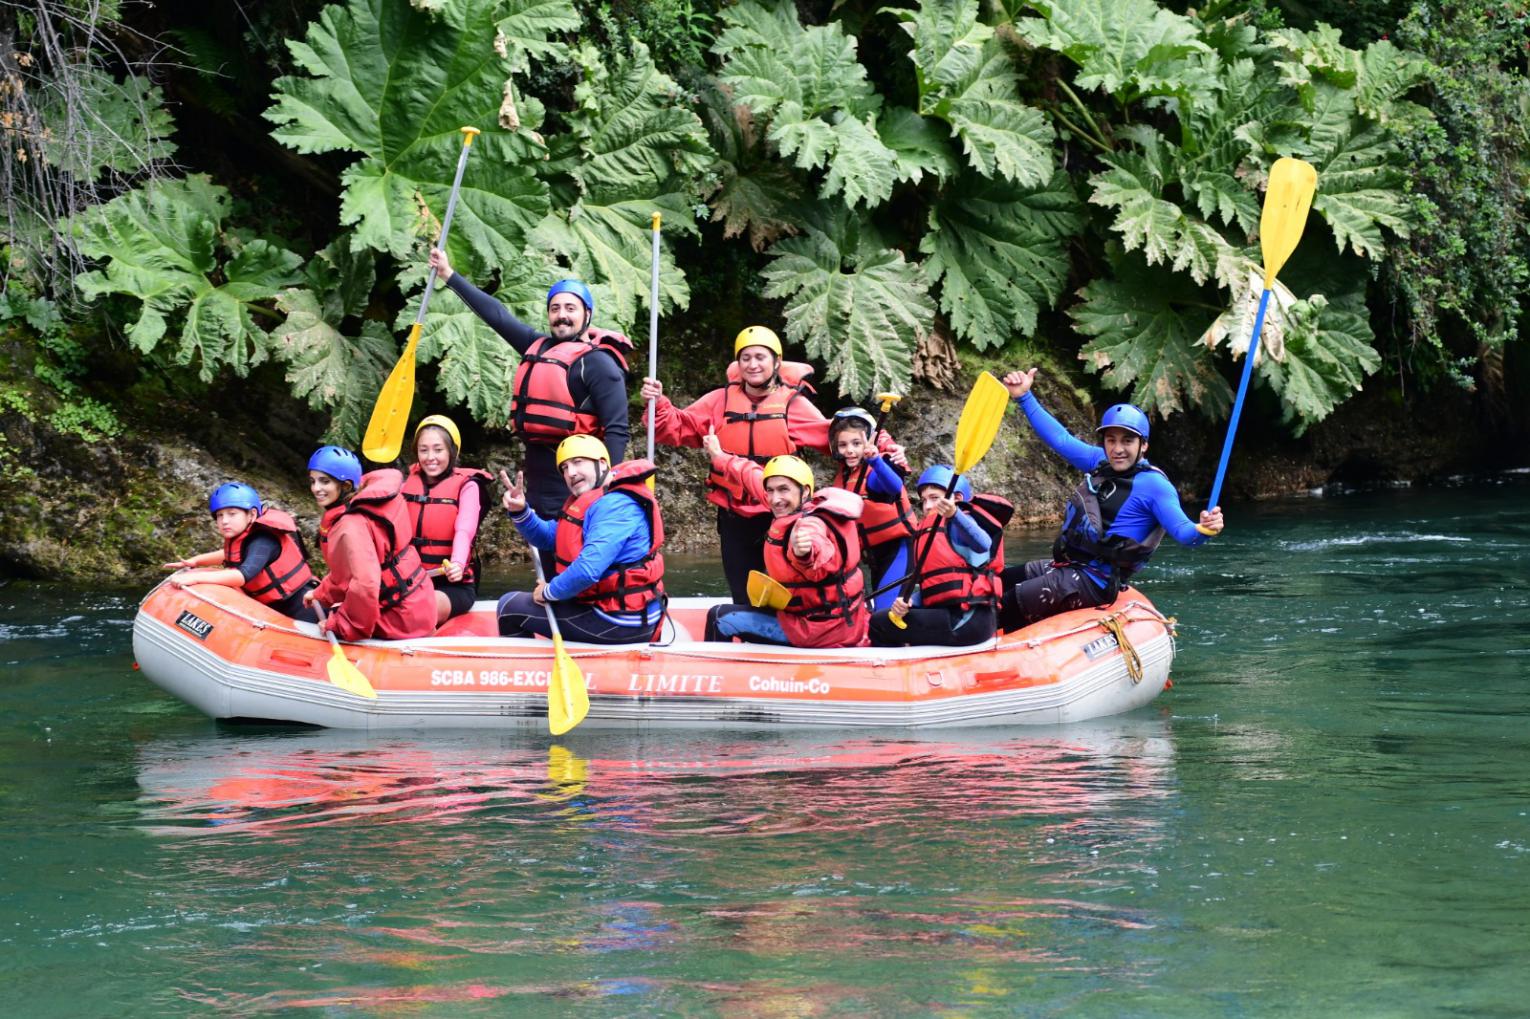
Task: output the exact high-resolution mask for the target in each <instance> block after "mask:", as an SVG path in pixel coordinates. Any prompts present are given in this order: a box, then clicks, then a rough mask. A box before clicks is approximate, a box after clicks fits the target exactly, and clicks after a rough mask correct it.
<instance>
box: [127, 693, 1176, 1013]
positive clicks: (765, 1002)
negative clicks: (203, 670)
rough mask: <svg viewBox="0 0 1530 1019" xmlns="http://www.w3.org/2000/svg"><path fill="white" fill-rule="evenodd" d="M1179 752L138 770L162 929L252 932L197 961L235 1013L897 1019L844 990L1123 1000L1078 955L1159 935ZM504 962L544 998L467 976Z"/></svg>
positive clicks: (801, 743) (569, 751)
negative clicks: (1029, 992) (1031, 983)
mask: <svg viewBox="0 0 1530 1019" xmlns="http://www.w3.org/2000/svg"><path fill="white" fill-rule="evenodd" d="M1171 735H1172V734H1171V730H1170V727H1169V723H1168V722H1167V721H1166V720H1163V719H1154V718H1146V719H1128V720H1119V719H1118V720H1113V721H1110V722H1108V723H1099V724H1096V725H1092V726H1075V727H1069V728H1066V729H1058V730H1055V731H1041V732H1036V731H1031V730H1027V731H1024V732H1023V733H1021V734H1018V735H1017V734H1016V731H1015V730H1008V731H992V730H989V731H978V732H964V733H961V734H953V735H951V736H941V737H937V738H922V739H916V738H910V737H909V736H907V735H906V734H889V735H871V736H866V735H857V736H855V737H847V736H843V735H839V736H834V735H785V734H773V733H772V734H762V735H758V736H732V737H730V736H726V735H723V734H715V733H708V734H696V735H690V734H684V733H663V734H655V735H652V736H647V737H631V736H621V735H616V734H591V735H590V736H589V737H587V738H581V739H580V740H578V741H577V742H569V743H567V744H564V745H556V744H554V745H548V744H533V745H528V744H527V743H525V742H524V741H522V740H518V739H517V740H511V739H507V738H503V737H499V736H494V735H471V734H469V735H461V736H445V737H443V736H440V735H432V736H431V737H430V738H428V739H426V738H418V739H415V738H401V737H397V736H389V737H386V738H368V737H366V736H364V735H360V734H345V733H335V732H305V733H294V734H284V735H280V736H251V735H248V734H229V733H220V734H214V735H209V736H207V737H196V738H165V739H158V740H152V741H150V742H147V743H145V744H144V745H142V746H141V748H140V750H139V753H138V762H137V763H138V768H137V772H138V783H139V786H140V788H141V790H142V794H141V796H140V799H139V803H138V810H137V815H136V817H135V818H133V820H132V822H131V826H132V827H134V828H136V829H138V830H140V831H141V832H143V833H144V834H145V835H147V836H149V837H150V838H151V839H153V840H154V841H155V844H156V846H157V847H158V849H159V852H160V855H161V858H162V861H163V864H164V866H165V868H166V870H167V871H173V872H174V875H175V880H174V881H173V882H167V883H165V884H163V885H161V886H160V887H161V894H160V899H161V902H160V907H161V909H162V911H163V912H164V913H165V914H167V915H184V914H185V912H186V911H188V910H192V909H195V910H197V911H198V913H199V915H200V916H201V917H202V919H201V920H200V921H198V923H197V924H196V925H197V926H199V927H200V926H203V925H206V924H209V923H210V924H214V925H216V924H219V923H227V922H230V920H231V919H233V918H237V923H238V924H239V925H240V929H241V931H242V933H243V937H241V938H240V939H239V942H238V945H237V951H235V950H233V947H232V946H224V945H222V944H220V943H219V940H218V939H212V940H211V941H210V942H209V941H208V940H207V939H205V938H203V939H202V941H203V943H202V946H201V949H200V952H201V954H203V955H204V956H205V959H204V962H205V968H206V969H207V970H208V971H209V972H221V973H222V974H223V979H227V976H228V972H229V970H230V968H233V969H235V970H238V969H243V968H247V967H250V966H253V965H256V964H257V962H258V964H259V972H260V973H262V974H265V976H263V977H262V978H261V979H259V980H257V981H256V983H257V984H260V983H264V984H265V986H263V987H262V989H261V990H260V991H259V992H258V993H252V994H251V995H249V996H248V997H243V998H241V999H239V1001H238V1002H237V1004H236V1007H238V1008H239V1009H241V1010H265V1009H283V1008H291V1007H302V1006H313V1005H321V1006H322V1005H343V1004H349V1005H353V1006H359V1007H363V1008H367V1009H381V1010H392V1009H394V1008H402V1007H405V1006H406V1005H407V1004H412V1005H413V1006H416V1007H420V1006H424V1007H431V1006H434V1007H440V1006H441V1005H442V1004H444V1003H447V1002H455V1003H459V1004H465V1003H468V1002H471V1001H476V1000H483V999H499V998H506V997H509V998H513V999H515V1000H516V1005H515V1006H514V1007H516V1008H517V1010H520V1009H521V1008H523V1006H524V1004H525V1001H524V1000H523V999H525V998H527V997H530V998H533V999H542V1000H544V1001H545V1000H546V999H545V996H547V995H552V996H554V997H556V998H560V999H567V998H577V999H591V1000H593V1001H596V1002H608V1003H609V1005H608V1006H600V1007H598V1008H596V1011H598V1012H602V1013H603V1014H606V1012H605V1010H606V1009H607V1008H609V1009H610V1011H609V1013H608V1014H621V1013H622V1011H623V1010H624V1009H627V1008H629V1007H631V1002H630V1000H629V999H633V998H636V999H640V1000H641V1001H642V1003H643V1004H642V1005H641V1007H642V1008H643V1009H645V1010H660V1011H664V1010H669V1009H674V1010H679V1011H687V1010H692V1009H694V1008H695V1007H698V1006H702V1007H706V1008H723V1009H725V1010H726V1011H727V1012H729V1013H730V1014H740V1015H814V1014H821V1013H826V1012H843V1011H845V1010H847V1009H848V1010H851V1011H865V1010H869V1011H871V1012H880V1011H887V1010H893V1011H900V1010H907V1009H908V1008H910V1007H914V1004H915V1003H914V1001H913V999H910V998H909V997H908V995H909V994H910V993H911V991H914V990H917V987H918V985H917V982H912V983H911V982H908V981H896V980H888V981H884V980H880V979H877V980H871V981H867V980H863V979H854V980H850V981H848V982H847V981H846V979H845V974H846V972H847V971H853V970H854V969H855V968H856V967H857V966H860V965H863V964H866V963H868V962H870V963H871V964H872V965H873V966H874V968H876V969H878V970H881V971H883V972H884V973H889V974H890V972H891V971H889V970H888V969H887V967H888V966H892V967H894V968H901V967H902V966H904V965H916V964H917V963H918V960H919V959H920V958H921V957H923V956H924V955H925V954H926V953H931V952H935V953H939V954H941V955H947V954H950V953H953V952H954V953H959V954H960V958H961V960H962V962H963V967H964V968H963V970H962V972H963V974H965V975H964V976H962V977H961V980H960V981H959V983H961V984H963V985H964V986H965V988H966V989H965V990H962V991H961V992H960V994H958V995H957V998H959V999H961V1000H968V999H970V1000H971V1001H978V1002H980V1001H983V1000H986V999H988V998H991V997H993V996H998V997H1002V996H1003V994H1004V993H1007V992H1005V991H1003V990H1002V988H1004V987H1007V986H1010V983H1011V982H1013V981H1016V980H1029V979H1035V978H1036V974H1037V973H1045V974H1055V975H1061V974H1065V973H1077V972H1087V973H1092V974H1094V975H1096V976H1098V977H1099V978H1100V979H1102V980H1104V979H1107V978H1108V979H1111V980H1119V979H1122V978H1123V977H1124V976H1125V975H1126V973H1127V971H1128V970H1129V969H1130V967H1128V966H1127V965H1125V964H1123V963H1120V962H1116V961H1110V960H1106V959H1104V958H1103V957H1101V956H1100V954H1099V953H1098V952H1086V951H1085V942H1087V941H1088V940H1089V939H1097V938H1099V937H1100V936H1102V934H1103V935H1105V936H1109V937H1130V936H1132V932H1136V931H1142V930H1146V929H1151V928H1152V927H1154V926H1156V925H1157V924H1158V923H1160V922H1161V920H1160V918H1159V917H1157V916H1155V915H1153V914H1151V913H1150V912H1149V911H1147V910H1145V909H1139V908H1132V907H1131V906H1123V905H1121V904H1120V903H1119V902H1118V901H1116V898H1114V897H1112V896H1111V895H1110V894H1109V893H1110V892H1111V891H1112V890H1117V889H1120V888H1122V887H1124V886H1126V885H1136V884H1141V883H1142V882H1144V881H1147V880H1151V876H1152V868H1153V864H1152V860H1153V858H1154V856H1155V854H1159V853H1161V851H1162V849H1163V846H1162V843H1163V841H1164V840H1165V839H1166V838H1167V837H1168V835H1167V833H1166V830H1165V826H1166V824H1168V823H1169V818H1170V817H1171V815H1172V810H1171V809H1170V807H1169V805H1168V801H1169V800H1171V799H1172V798H1173V796H1174V795H1175V787H1176V778H1175V774H1174V752H1173V740H1172V738H1171ZM984 888H991V889H992V891H991V892H981V891H975V889H984ZM215 917H216V918H217V919H214V918H215ZM485 957H488V958H496V959H499V960H502V965H503V966H505V967H508V969H507V970H506V972H513V973H516V974H517V975H518V976H520V977H522V978H524V979H507V980H505V981H502V982H484V981H482V980H481V979H473V975H474V974H478V975H479V976H480V977H481V975H482V973H483V972H484V970H483V960H484V958H485ZM1089 957H1093V961H1086V958H1089ZM528 960H535V961H534V962H530V961H528ZM593 960H603V961H601V962H594V961H593ZM681 960H684V961H683V962H682V961H681ZM592 965H593V966H594V967H595V972H597V973H598V979H596V978H592V976H591V973H592V970H591V966H592ZM1017 966H1019V967H1022V968H1023V969H1022V970H1020V971H1017V970H1016V967H1017ZM305 967H307V968H305ZM698 967H699V968H700V969H701V972H698ZM847 968H848V969H847ZM424 971H428V972H429V974H430V975H429V976H428V977H426V976H424V975H423V972H424ZM494 971H495V972H500V970H499V969H498V968H496V969H495V970H494ZM1027 971H1028V972H1029V973H1030V976H1025V975H1024V973H1025V972H1027ZM274 973H279V974H283V975H284V976H283V978H280V979H278V978H274V977H271V976H270V974H274ZM458 977H461V979H460V980H459V979H458ZM211 990H212V988H211V987H209V986H201V985H200V984H199V983H198V981H197V979H196V978H195V976H194V975H193V976H192V977H189V978H188V979H187V981H185V982H184V984H183V985H182V986H181V987H180V988H179V992H178V993H179V994H181V995H183V996H184V998H183V1000H191V1001H202V1000H205V999H204V997H203V996H204V995H206V994H208V993H210V991H211ZM947 991H951V988H950V987H947ZM951 993H955V992H954V991H952V992H951ZM955 1000H956V999H953V1001H955ZM622 1001H627V1002H628V1004H619V1002H622ZM702 1003H705V1005H704V1006H703V1005H702ZM544 1007H545V1005H544ZM921 1007H922V1006H921ZM554 1011H555V1010H554Z"/></svg>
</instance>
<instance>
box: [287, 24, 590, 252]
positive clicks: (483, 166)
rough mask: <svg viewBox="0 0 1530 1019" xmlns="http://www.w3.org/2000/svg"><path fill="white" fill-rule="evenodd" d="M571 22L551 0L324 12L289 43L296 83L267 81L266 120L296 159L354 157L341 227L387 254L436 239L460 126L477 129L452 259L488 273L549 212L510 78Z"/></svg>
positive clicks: (529, 130)
mask: <svg viewBox="0 0 1530 1019" xmlns="http://www.w3.org/2000/svg"><path fill="white" fill-rule="evenodd" d="M578 23H579V22H578V18H577V17H576V16H575V15H574V12H573V8H572V6H571V5H570V4H568V3H559V2H555V0H503V2H493V0H468V2H464V3H461V4H451V5H448V6H446V7H445V8H443V9H442V10H441V11H440V12H438V13H434V12H425V11H420V10H417V9H415V8H413V7H411V6H408V5H405V4H402V3H397V2H394V0H350V2H348V3H347V4H345V5H344V6H331V7H326V8H324V10H323V12H322V13H321V14H320V16H319V20H318V21H317V22H315V23H314V24H313V25H311V26H310V27H309V30H308V35H307V38H306V40H305V41H303V42H298V41H295V40H294V41H290V42H289V43H288V45H289V47H290V48H291V50H292V56H293V58H294V60H295V61H296V62H297V64H298V66H299V67H300V68H301V69H302V70H303V71H304V72H305V73H306V76H289V77H285V78H280V79H278V80H277V81H276V83H275V87H276V102H275V104H274V105H273V106H272V107H271V108H270V109H269V110H268V111H266V117H267V119H269V120H270V121H272V122H273V123H275V124H276V125H277V128H276V130H275V131H273V132H272V134H273V135H274V136H275V137H276V139H277V140H278V141H281V142H283V143H284V144H286V145H289V146H291V147H292V148H294V149H296V150H297V151H298V152H304V153H321V152H349V153H355V154H357V155H359V156H360V157H361V158H360V159H359V160H358V161H356V162H354V163H352V164H351V165H350V166H348V167H347V168H346V170H345V172H344V173H343V174H342V176H341V181H342V184H343V185H344V190H343V192H342V194H341V199H340V223H341V225H342V226H349V227H352V228H353V232H352V233H351V243H352V244H353V246H355V247H357V248H362V247H366V248H371V249H373V250H376V251H385V252H388V253H389V254H391V255H393V256H394V257H395V258H405V257H407V256H409V255H410V254H411V252H412V251H413V249H414V245H415V241H416V240H417V239H418V238H421V237H434V236H435V234H436V233H437V232H438V230H439V219H438V217H439V215H440V214H441V212H444V210H445V206H446V198H447V194H448V192H449V191H450V189H451V182H452V179H453V178H454V177H455V175H456V168H457V161H458V157H459V155H460V153H461V151H462V145H463V136H462V135H461V133H460V132H459V128H462V127H476V128H478V129H480V130H481V131H482V132H483V134H482V135H481V136H480V137H479V139H478V140H477V141H476V142H474V143H473V153H472V159H470V161H469V166H468V172H467V174H466V176H465V177H464V179H463V186H462V195H461V198H460V200H459V203H458V207H457V214H456V220H455V221H454V224H453V230H452V235H451V248H450V251H451V254H452V255H453V256H454V257H455V259H456V260H457V262H458V263H459V264H462V265H463V266H464V267H465V268H467V269H469V270H470V271H471V270H474V269H482V268H485V267H489V266H494V265H497V264H498V263H499V262H500V261H502V260H506V259H510V258H513V257H515V256H516V255H517V254H519V252H520V250H521V248H522V246H523V245H524V243H525V235H526V233H527V232H528V231H529V230H531V229H532V228H533V227H534V226H535V225H536V224H537V223H538V222H539V221H540V220H541V218H542V217H543V216H544V215H546V213H547V210H548V193H547V186H546V184H544V183H543V182H542V181H540V180H538V179H537V177H536V175H535V174H534V173H533V172H532V163H533V162H534V161H535V160H536V159H538V158H539V157H540V156H541V155H542V142H541V138H540V136H539V135H537V134H536V131H535V129H536V127H538V126H539V125H540V120H541V112H540V105H539V104H536V103H534V102H524V101H523V102H521V103H520V104H519V105H510V104H512V100H513V97H514V82H513V80H512V79H511V75H512V74H513V73H514V72H515V71H516V70H518V69H521V68H524V66H525V65H526V62H527V61H528V60H529V59H530V58H531V57H533V56H536V57H546V58H556V57H557V56H560V55H561V54H562V53H563V52H564V51H563V49H562V47H561V45H560V44H557V43H554V42H551V41H549V40H548V33H550V32H553V31H559V30H569V29H572V28H575V27H577V26H578ZM506 105H510V109H509V111H507V112H502V107H503V106H506Z"/></svg>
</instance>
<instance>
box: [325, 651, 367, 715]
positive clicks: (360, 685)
mask: <svg viewBox="0 0 1530 1019" xmlns="http://www.w3.org/2000/svg"><path fill="white" fill-rule="evenodd" d="M330 652H331V653H330V656H329V681H330V682H331V683H333V684H335V685H336V686H338V687H339V688H340V689H342V690H344V691H345V692H346V693H353V694H355V695H356V696H357V697H370V698H372V699H373V700H374V701H375V700H377V691H376V690H374V689H372V684H371V682H370V681H369V680H368V679H367V677H365V676H363V675H362V674H361V670H360V669H358V668H356V666H354V665H352V664H351V660H350V659H349V658H347V657H345V652H344V651H342V650H340V645H339V644H335V645H333V646H331V648H330Z"/></svg>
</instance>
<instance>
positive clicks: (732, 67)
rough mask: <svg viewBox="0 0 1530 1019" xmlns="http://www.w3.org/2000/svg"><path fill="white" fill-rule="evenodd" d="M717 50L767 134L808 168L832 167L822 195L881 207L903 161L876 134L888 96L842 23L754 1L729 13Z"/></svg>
mask: <svg viewBox="0 0 1530 1019" xmlns="http://www.w3.org/2000/svg"><path fill="white" fill-rule="evenodd" d="M722 18H723V23H724V24H725V25H726V26H727V27H726V28H725V30H724V31H723V33H722V34H721V35H719V36H718V37H717V42H716V43H714V44H713V47H712V51H713V52H714V53H716V54H717V55H718V56H720V57H723V58H725V60H724V64H723V69H722V73H721V74H720V75H719V82H720V83H721V85H722V87H723V88H725V89H726V90H728V92H729V93H730V94H731V95H732V97H733V98H734V100H735V101H736V102H738V103H739V104H741V105H743V106H745V107H747V108H748V109H749V110H750V112H751V113H753V114H754V116H755V117H757V118H760V119H761V120H762V122H764V123H767V124H768V125H769V126H768V127H767V129H766V132H765V135H766V138H767V139H768V140H769V141H770V142H771V143H772V144H774V145H775V146H776V149H777V150H778V151H779V152H780V154H781V155H782V156H783V157H788V158H791V159H792V160H793V163H794V165H796V166H797V167H798V168H800V169H803V170H817V169H826V170H827V173H826V174H825V175H824V177H823V181H822V186H821V189H820V193H821V194H822V195H823V196H825V197H829V196H833V195H841V196H842V197H843V199H844V202H845V204H847V205H851V206H853V205H855V204H857V203H859V202H865V203H867V204H869V205H873V206H874V205H880V204H881V203H882V202H885V201H886V200H887V199H888V198H889V197H891V195H892V187H893V184H894V182H895V181H896V180H897V178H898V160H897V156H896V154H895V153H894V152H893V150H892V149H890V148H888V147H887V146H886V145H885V144H883V142H882V140H881V138H879V137H878V136H877V132H876V113H877V111H878V109H880V107H881V105H882V103H881V97H880V96H878V95H877V94H876V92H875V91H874V89H873V88H872V86H871V83H870V81H869V80H868V79H867V76H866V69H865V68H864V67H862V66H861V64H860V63H859V62H858V61H857V60H856V41H855V39H854V38H853V37H852V36H848V35H846V34H845V32H844V31H843V29H842V28H841V27H840V26H839V25H838V24H832V25H814V26H810V27H804V26H803V25H801V24H800V23H799V22H798V21H797V16H796V12H795V11H794V10H793V8H792V4H791V3H790V0H777V2H776V3H774V4H773V5H770V6H766V5H764V4H761V3H757V2H755V0H746V2H745V3H741V4H739V5H738V6H736V7H732V8H729V9H728V10H726V11H724V12H723V15H722Z"/></svg>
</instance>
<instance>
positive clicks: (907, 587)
mask: <svg viewBox="0 0 1530 1019" xmlns="http://www.w3.org/2000/svg"><path fill="white" fill-rule="evenodd" d="M961 477H962V476H961V475H960V474H952V475H951V481H950V483H948V484H947V485H946V498H947V499H949V498H951V495H952V493H954V492H955V491H956V483H957V482H958V481H960V480H961ZM940 526H941V524H940V519H939V515H938V514H937V516H936V522H935V523H934V524H932V525H930V537H929V540H928V541H926V542H925V543H924V547H923V548H921V549H920V550H919V558H918V559H916V560H915V561H914V568H913V569H912V570H910V571H909V572H908V573H906V574H904V577H903V586H902V587H900V588H898V597H899V598H902V599H903V600H904V601H908V600H909V599H910V598H912V597H913V595H914V587H915V586H916V585H917V584H918V583H919V574H920V573H922V572H923V571H924V561H925V560H926V559H928V558H929V555H930V549H932V548H934V547H935V535H936V534H937V533H938V532H939V530H940Z"/></svg>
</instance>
